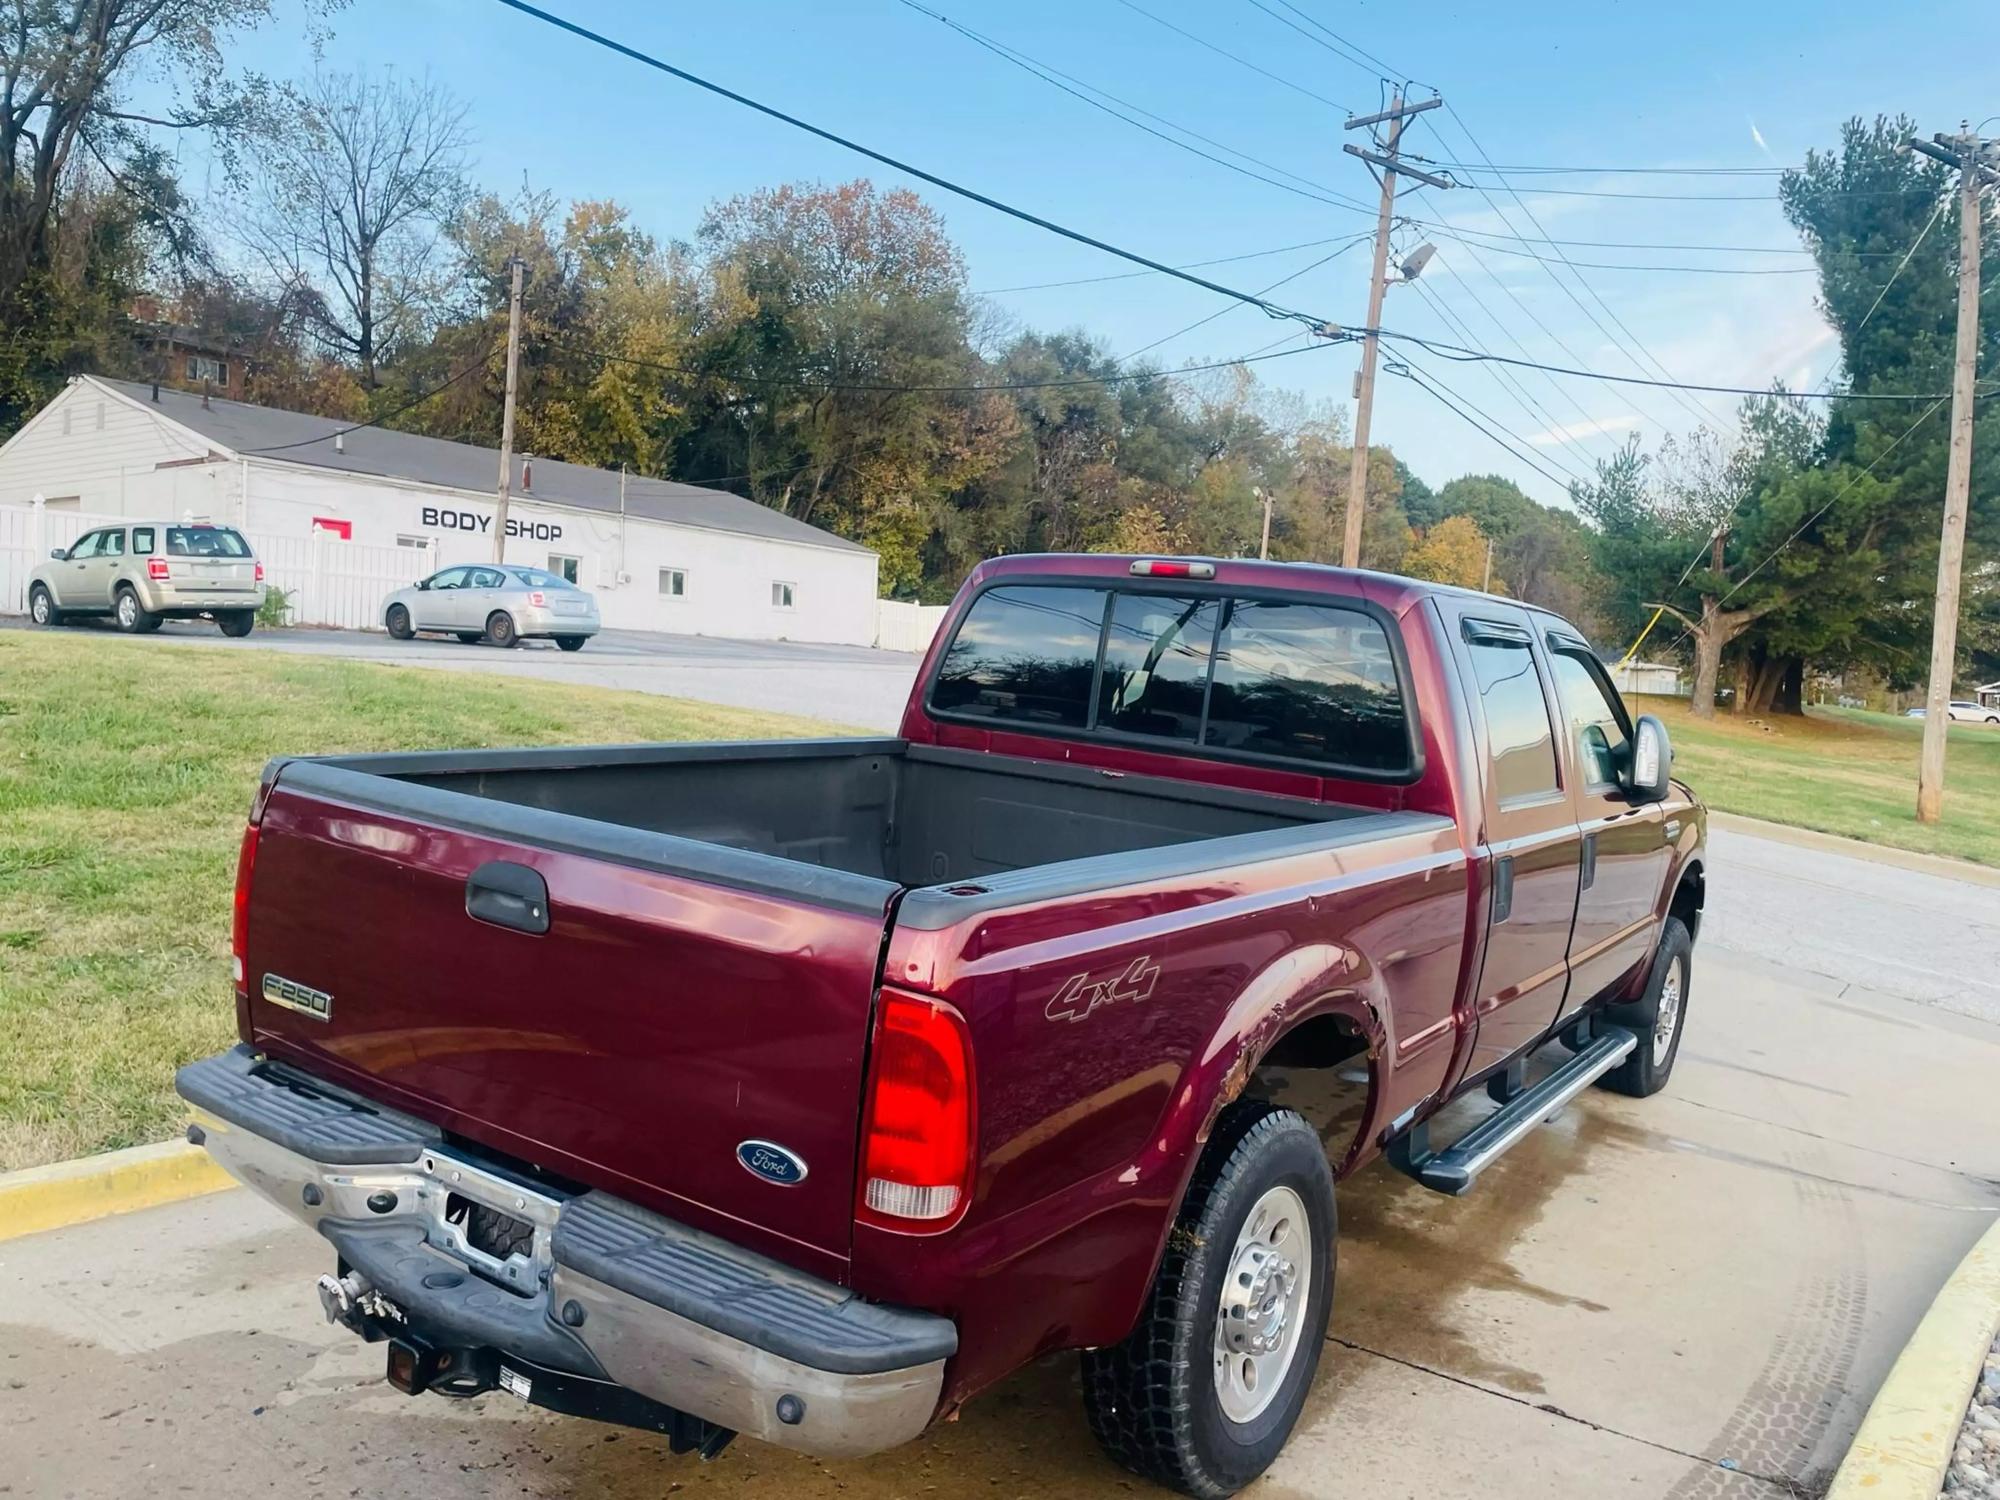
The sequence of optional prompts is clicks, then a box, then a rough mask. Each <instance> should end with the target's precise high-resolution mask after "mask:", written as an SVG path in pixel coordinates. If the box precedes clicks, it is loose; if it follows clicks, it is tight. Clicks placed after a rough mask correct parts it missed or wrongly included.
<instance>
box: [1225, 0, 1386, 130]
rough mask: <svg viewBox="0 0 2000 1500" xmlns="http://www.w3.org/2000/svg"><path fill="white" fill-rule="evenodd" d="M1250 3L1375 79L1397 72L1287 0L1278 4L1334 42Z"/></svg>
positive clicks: (1261, 3) (1256, 2)
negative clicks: (1380, 63)
mask: <svg viewBox="0 0 2000 1500" xmlns="http://www.w3.org/2000/svg"><path fill="white" fill-rule="evenodd" d="M1250 3H1251V4H1252V5H1254V6H1256V7H1257V9H1259V10H1261V11H1262V12H1264V14H1265V15H1267V16H1269V17H1270V18H1271V19H1272V20H1274V21H1276V22H1278V23H1279V24H1280V25H1284V26H1289V27H1291V28H1292V30H1294V31H1296V32H1297V33H1298V34H1299V35H1300V36H1302V37H1304V38H1305V39H1306V40H1307V41H1309V42H1313V43H1315V44H1317V45H1319V46H1321V47H1324V48H1325V49H1326V50H1327V51H1329V52H1331V53H1332V54H1333V55H1334V56H1335V57H1337V58H1339V59H1340V60H1341V61H1342V62H1347V63H1352V64H1354V66H1355V67H1357V68H1359V69H1360V70H1361V71H1362V72H1364V73H1367V74H1370V75H1372V76H1375V77H1382V76H1386V75H1390V74H1393V73H1394V72H1395V69H1393V68H1389V67H1386V66H1381V65H1379V64H1377V63H1375V62H1370V61H1366V60H1364V59H1366V58H1367V56H1368V54H1367V53H1365V52H1363V51H1362V49H1361V48H1359V47H1356V46H1354V45H1353V44H1352V43H1351V42H1349V41H1347V39H1346V38H1344V37H1342V36H1341V35H1340V34H1339V33H1338V32H1336V31H1331V30H1328V28H1326V27H1325V26H1321V25H1320V23H1319V22H1317V21H1314V20H1313V18H1312V17H1311V16H1308V15H1306V13H1305V12H1304V11H1302V10H1300V9H1299V8H1298V7H1297V6H1296V5H1289V4H1286V3H1285V0H1278V3H1279V4H1280V5H1284V6H1285V9H1286V10H1288V11H1291V12H1292V13H1293V15H1298V16H1303V17H1305V19H1306V20H1307V21H1309V22H1311V24H1312V25H1313V26H1314V27H1315V28H1316V30H1317V31H1323V32H1325V33H1326V37H1332V38H1333V40H1332V41H1328V40H1327V39H1326V37H1322V36H1319V35H1317V34H1316V32H1315V31H1308V30H1307V29H1306V28H1305V27H1304V26H1301V25H1300V24H1299V23H1298V22H1297V21H1294V20H1292V19H1291V18H1290V17H1287V16H1281V15H1279V14H1278V13H1277V12H1276V11H1275V10H1273V9H1271V7H1270V6H1268V5H1266V4H1265V3H1264V0H1250ZM1336 43H1338V45H1335V44H1336ZM1350 113H1351V111H1350Z"/></svg>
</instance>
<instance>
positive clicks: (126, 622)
mask: <svg viewBox="0 0 2000 1500" xmlns="http://www.w3.org/2000/svg"><path fill="white" fill-rule="evenodd" d="M111 616H112V618H113V619H114V620H116V621H117V622H118V628H119V629H120V630H122V631H124V632H125V633H126V634H127V635H144V634H146V633H147V632H148V631H153V630H158V629H159V628H160V617H159V616H158V615H156V614H154V613H153V612H152V611H151V610H150V609H148V608H146V606H145V605H143V604H141V603H140V602H139V596H138V595H137V594H136V593H134V592H133V591H132V588H131V586H130V585H129V584H121V585H119V588H118V597H117V598H116V599H114V600H113V601H112V603H111Z"/></svg>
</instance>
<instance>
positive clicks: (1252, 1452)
mask: <svg viewBox="0 0 2000 1500" xmlns="http://www.w3.org/2000/svg"><path fill="white" fill-rule="evenodd" d="M1276 1187H1287V1188H1290V1189H1291V1190H1292V1191H1293V1192H1295V1193H1296V1194H1297V1195H1298V1197H1299V1198H1300V1199H1301V1200H1302V1201H1303V1203H1304V1204H1305V1208H1306V1218H1307V1220H1308V1228H1309V1229H1310V1231H1311V1245H1310V1252H1309V1253H1310V1254H1311V1255H1312V1260H1311V1268H1312V1275H1311V1279H1310V1280H1309V1282H1308V1284H1307V1289H1306V1300H1305V1307H1304V1309H1303V1313H1302V1314H1300V1313H1299V1312H1298V1310H1296V1309H1295V1310H1294V1315H1295V1316H1300V1315H1302V1316H1303V1318H1304V1322H1303V1324H1302V1325H1301V1327H1300V1330H1299V1334H1298V1338H1297V1342H1296V1345H1295V1346H1294V1348H1293V1352H1292V1355H1291V1359H1290V1363H1289V1365H1287V1366H1286V1367H1285V1369H1284V1372H1283V1374H1282V1376H1281V1377H1280V1384H1279V1385H1278V1387H1277V1392H1276V1394H1275V1395H1274V1396H1272V1397H1271V1398H1270V1403H1269V1405H1268V1406H1266V1407H1265V1408H1264V1409H1263V1410H1262V1411H1261V1412H1259V1413H1257V1414H1256V1415H1255V1416H1254V1417H1252V1418H1251V1420H1249V1421H1247V1422H1244V1423H1238V1422H1235V1421H1232V1420H1231V1419H1230V1417H1229V1416H1228V1415H1227V1414H1226V1413H1225V1412H1224V1410H1223V1406H1222V1400H1221V1397H1220V1395H1219V1394H1218V1392H1217V1389H1216V1381H1217V1375H1216V1370H1217V1356H1216V1336H1217V1318H1218V1315H1219V1311H1220V1308H1221V1304H1222V1294H1223V1288H1224V1283H1225V1281H1226V1279H1227V1278H1228V1277H1229V1275H1230V1271H1231V1265H1232V1261H1233V1258H1234V1256H1235V1254H1236V1250H1237V1241H1238V1236H1239V1235H1240V1234H1241V1233H1242V1231H1243V1228H1244V1226H1245V1224H1246V1223H1247V1221H1248V1220H1249V1217H1250V1213H1251V1210H1252V1209H1253V1208H1254V1207H1255V1206H1256V1204H1257V1202H1258V1200H1259V1199H1260V1198H1261V1197H1262V1196H1263V1195H1264V1194H1265V1193H1267V1192H1269V1191H1270V1190H1271V1189H1273V1188H1276ZM1335 1224H1336V1221H1335V1215H1334V1206H1333V1173H1332V1171H1331V1169H1330V1168H1329V1167H1328V1165H1327V1160H1326V1149H1325V1147H1324V1146H1322V1145H1321V1144H1320V1139H1319V1136H1318V1134H1317V1133H1316V1132H1315V1131H1314V1130H1313V1128H1312V1126H1311V1125H1309V1124H1307V1123H1306V1121H1305V1120H1304V1119H1303V1118H1302V1117H1301V1116H1300V1115H1299V1114H1297V1113H1296V1112H1295V1111H1293V1110H1289V1109H1280V1108H1278V1107H1277V1106H1276V1105H1274V1104H1272V1103H1270V1102H1269V1101H1267V1100H1261V1099H1246V1100H1243V1101H1241V1102H1239V1103H1237V1104H1234V1105H1231V1106H1230V1107H1229V1108H1228V1109H1226V1110H1225V1111H1223V1114H1222V1117H1221V1118H1220V1119H1219V1120H1218V1121H1217V1122H1216V1126H1215V1131H1214V1134H1213V1135H1212V1136H1211V1137H1210V1138H1209V1143H1208V1147H1207V1149H1206V1150H1204V1151H1203V1152H1202V1156H1201V1160H1200V1162H1199V1163H1198V1164H1197V1165H1196V1167H1195V1172H1194V1178H1193V1180H1192V1181H1191V1182H1190V1183H1189V1184H1188V1190H1187V1196H1186V1197H1185V1198H1184V1199H1182V1201H1181V1208H1180V1213H1179V1215H1178V1217H1177V1218H1176V1220H1175V1223H1174V1228H1173V1230H1172V1232H1171V1233H1170V1234H1169V1236H1168V1239H1167V1250H1166V1255H1165V1257H1164V1259H1163V1260H1162V1262H1161V1265H1160V1270H1159V1274H1158V1276H1156V1277H1155V1278H1154V1281H1153V1286H1152V1289H1151V1291H1150V1292H1149V1293H1148V1294H1147V1298H1146V1304H1145V1306H1144V1308H1143V1309H1142V1310H1141V1311H1140V1314H1139V1321H1138V1323H1137V1325H1135V1326H1134V1328H1133V1329H1132V1332H1131V1333H1130V1334H1128V1335H1127V1336H1126V1337H1125V1339H1124V1341H1123V1342H1121V1343H1118V1344H1114V1345H1112V1346H1110V1347H1109V1348H1105V1349H1095V1350H1091V1351H1089V1352H1087V1353H1086V1354H1085V1355H1084V1356H1083V1402H1084V1410H1085V1413H1086V1414H1087V1415H1088V1417H1089V1419H1090V1430H1091V1432H1092V1433H1093V1434H1095V1435H1096V1438H1097V1441H1098V1442H1099V1443H1100V1444H1101V1445H1102V1446H1103V1448H1104V1451H1105V1452H1106V1453H1108V1454H1109V1455H1110V1456H1111V1457H1112V1458H1113V1459H1115V1460H1117V1461H1118V1462H1119V1463H1120V1464H1123V1465H1124V1466H1125V1467H1126V1468H1127V1469H1130V1470H1131V1471H1132V1472H1133V1473H1135V1474H1137V1475H1139V1476H1141V1477H1142V1478H1145V1479H1149V1480H1151V1481H1153V1482H1154V1483H1155V1484H1161V1485H1165V1486H1166V1487H1168V1488H1169V1489H1175V1490H1179V1491H1180V1492H1181V1493H1182V1494H1184V1495H1194V1496H1199V1497H1202V1500H1219V1497H1221V1496H1226V1495H1233V1494H1235V1493H1236V1491H1238V1490H1240V1489H1241V1488H1243V1486H1244V1485H1246V1484H1248V1483H1250V1481H1251V1480H1253V1479H1255V1478H1256V1477H1257V1476H1258V1475H1259V1474H1261V1473H1263V1472H1264V1470H1265V1469H1266V1468H1268V1467H1269V1466H1270V1464H1271V1461H1272V1460H1273V1459H1275V1458H1276V1457H1277V1456H1278V1453H1279V1450H1280V1449H1282V1448H1283V1447H1284V1445H1285V1440H1286V1439H1287V1438H1289V1437H1290V1436H1291V1432H1292V1427H1293V1425H1294V1424H1295V1423H1296V1422H1297V1421H1298V1417H1299V1410H1300V1408H1301V1407H1302V1406H1304V1404H1305V1399H1306V1394H1307V1392H1308V1390H1309V1389H1310V1388H1311V1386H1312V1380H1313V1373H1314V1371H1316V1370H1317V1369H1318V1368H1319V1354H1320V1348H1321V1346H1322V1345H1323V1344H1324V1342H1325V1334H1326V1325H1327V1315H1328V1312H1329V1310H1330V1309H1331V1307H1332V1305H1333V1284H1334V1269H1335V1260H1334V1234H1335Z"/></svg>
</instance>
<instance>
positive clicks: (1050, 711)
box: [931, 585, 1109, 729]
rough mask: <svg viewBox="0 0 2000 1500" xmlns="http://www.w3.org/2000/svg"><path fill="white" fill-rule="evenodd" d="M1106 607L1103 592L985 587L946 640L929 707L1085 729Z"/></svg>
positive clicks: (1105, 594)
mask: <svg viewBox="0 0 2000 1500" xmlns="http://www.w3.org/2000/svg"><path fill="white" fill-rule="evenodd" d="M1108 602H1109V595H1108V594H1107V593H1106V592H1105V591H1104V590H1102V589H1065V588H1041V587H1035V586H1032V585H1019V586H1007V587H1003V588H995V589H988V590H987V591H986V592H985V593H983V594H981V595H980V596H979V598H978V599H977V600H975V601H974V602H973V606H972V608H971V609H970V610H969V611H967V613H966V616H965V621H964V623H963V624H961V625H960V626H959V627H958V634H957V635H956V636H954V637H953V638H952V643H951V649H950V650H949V651H947V652H946V653H945V658H944V664H943V665H942V666H941V667H940V668H939V669H938V678H937V685H936V686H935V687H934V688H933V689H932V690H931V706H932V707H933V708H935V709H937V710H938V711H939V712H942V713H950V714H959V715H964V716H967V717H972V718H989V719H1009V720H1013V721H1016V722H1019V723H1024V724H1031V725H1038V726H1045V727H1056V728H1063V729H1081V728H1083V727H1084V726H1085V725H1086V724H1088V723H1089V722H1090V684H1091V680H1092V679H1093V678H1094V677H1095V676H1096V675H1097V645H1098V639H1099V637H1100V636H1101V635H1102V634H1103V631H1104V610H1105V606H1106V604H1107V603H1108Z"/></svg>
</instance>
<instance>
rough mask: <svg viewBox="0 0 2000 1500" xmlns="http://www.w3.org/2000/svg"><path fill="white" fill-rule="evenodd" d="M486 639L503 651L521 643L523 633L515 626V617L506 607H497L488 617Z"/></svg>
mask: <svg viewBox="0 0 2000 1500" xmlns="http://www.w3.org/2000/svg"><path fill="white" fill-rule="evenodd" d="M486 639H487V640H489V641H491V642H492V643H493V644H494V645H496V646H498V647H500V648H501V649H502V650H503V651H504V650H507V649H509V648H511V647H514V646H518V645H520V644H521V633H520V632H519V631H518V630H516V629H515V628H514V617H513V616H512V615H510V614H508V613H507V611H506V610H504V609H496V610H494V611H493V613H492V614H490V615H488V616H487V617H486Z"/></svg>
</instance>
